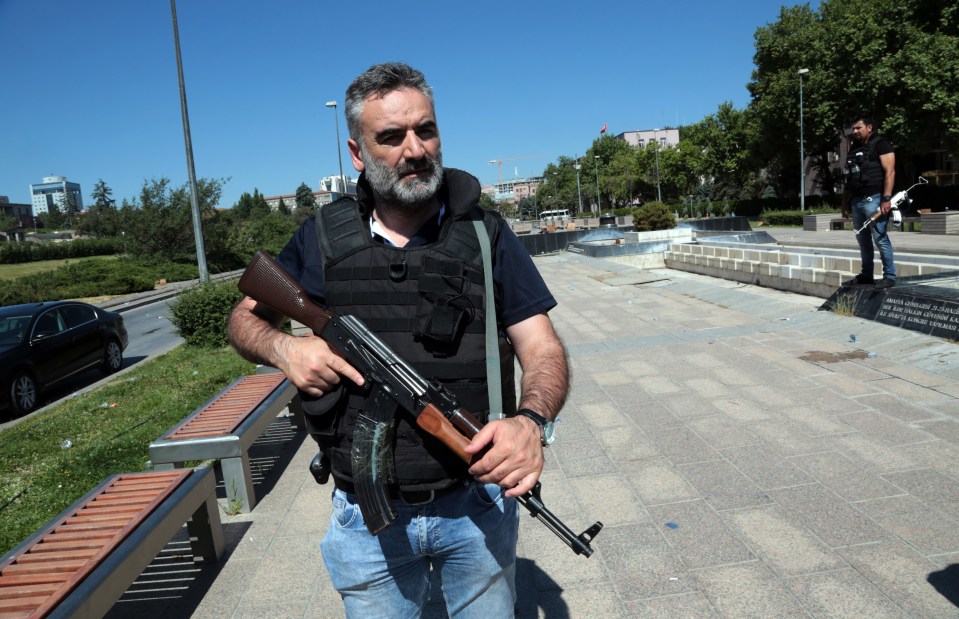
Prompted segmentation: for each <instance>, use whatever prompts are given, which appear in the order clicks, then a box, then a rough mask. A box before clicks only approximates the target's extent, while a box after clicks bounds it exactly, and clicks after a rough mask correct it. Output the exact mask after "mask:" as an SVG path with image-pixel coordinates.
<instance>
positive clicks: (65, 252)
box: [0, 237, 123, 264]
mask: <svg viewBox="0 0 959 619" xmlns="http://www.w3.org/2000/svg"><path fill="white" fill-rule="evenodd" d="M122 252H123V241H122V240H121V239H119V238H117V237H107V238H102V239H76V240H73V241H65V242H63V243H4V244H3V245H0V264H22V263H24V262H36V261H38V260H63V259H66V258H89V257H90V256H112V255H114V254H119V253H122Z"/></svg>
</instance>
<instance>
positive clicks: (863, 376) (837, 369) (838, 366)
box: [823, 361, 890, 383]
mask: <svg viewBox="0 0 959 619" xmlns="http://www.w3.org/2000/svg"><path fill="white" fill-rule="evenodd" d="M824 367H825V368H827V369H828V370H829V372H830V374H834V375H836V376H844V377H846V378H850V379H852V380H855V381H858V382H861V383H868V382H870V381H874V380H881V379H883V378H889V376H890V374H889V372H884V371H882V370H880V369H877V368H871V367H868V366H866V365H863V364H862V363H859V362H858V361H838V362H836V363H829V364H824ZM823 378H828V377H827V376H823Z"/></svg>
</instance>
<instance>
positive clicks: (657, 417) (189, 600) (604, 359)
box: [114, 231, 959, 619]
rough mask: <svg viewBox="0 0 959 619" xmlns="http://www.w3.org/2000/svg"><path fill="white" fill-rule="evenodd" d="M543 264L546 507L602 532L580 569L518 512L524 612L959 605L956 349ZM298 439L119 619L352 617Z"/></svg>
mask: <svg viewBox="0 0 959 619" xmlns="http://www.w3.org/2000/svg"><path fill="white" fill-rule="evenodd" d="M793 232H794V233H795V234H797V235H798V234H801V231H793ZM815 234H829V233H815ZM831 234H835V235H840V234H842V233H839V232H832V233H831ZM846 235H848V236H849V237H850V238H851V237H852V234H851V233H846ZM810 238H813V237H810ZM835 238H837V239H838V238H839V237H838V236H837V237H835ZM914 238H915V239H916V240H915V241H914V242H915V243H917V244H918V243H919V242H920V241H919V239H921V235H918V234H917V235H914ZM894 242H895V239H894ZM937 242H944V241H937ZM950 242H951V243H952V244H953V245H955V246H957V247H959V242H957V241H951V240H950ZM954 253H956V254H959V251H956V252H954ZM535 260H536V264H537V266H538V267H539V269H540V270H541V272H542V273H543V275H544V276H545V279H546V281H547V283H548V284H549V286H550V288H551V290H552V291H553V294H554V295H555V296H556V298H557V300H558V302H559V306H558V307H557V308H556V310H554V311H553V313H552V316H553V319H554V321H555V324H556V326H557V329H558V331H559V333H560V335H561V336H562V338H563V339H564V341H565V342H566V345H567V347H568V348H569V353H570V358H571V363H572V368H573V384H572V391H571V394H570V398H569V402H568V404H567V405H566V407H565V409H564V410H563V412H562V414H561V416H560V419H561V421H560V422H559V424H558V431H557V441H556V443H555V444H554V445H553V446H552V447H550V448H549V450H548V458H547V466H546V470H545V471H544V474H543V476H542V482H543V486H544V490H543V499H544V502H545V503H546V505H547V506H548V507H549V508H550V509H551V510H552V511H553V512H554V513H555V514H556V515H557V516H559V517H561V518H562V519H563V520H564V521H565V522H566V523H567V524H568V525H569V527H570V528H571V529H573V530H574V531H576V532H577V533H578V532H580V531H582V530H584V529H585V528H586V527H588V526H589V525H590V524H592V522H593V521H595V520H600V521H602V522H603V523H604V524H605V529H604V530H603V531H602V533H601V534H600V535H599V536H598V537H597V538H596V540H595V542H594V544H593V546H594V547H595V549H596V552H595V553H594V554H593V556H592V557H591V558H589V559H585V558H583V557H580V556H576V555H574V554H573V553H572V552H571V551H570V550H569V549H568V548H567V547H566V546H565V545H564V544H563V543H562V542H561V541H560V540H559V539H558V538H557V537H555V536H554V535H553V534H552V533H550V532H549V531H548V530H547V529H546V528H545V527H544V526H543V525H542V524H540V523H538V522H537V521H535V520H534V519H532V518H530V517H528V516H527V515H526V513H525V510H521V511H523V517H522V524H521V534H520V545H519V565H518V577H517V580H518V582H517V585H518V591H519V599H518V603H517V613H518V616H519V617H531V618H532V617H549V618H553V617H555V618H584V619H585V618H587V617H588V618H592V617H610V618H613V617H737V618H738V617H764V618H765V617H857V618H858V617H870V618H875V617H917V618H919V617H922V618H939V617H942V618H946V617H957V616H959V608H957V605H959V577H957V574H959V349H957V347H956V344H955V342H952V341H946V340H943V339H941V338H935V337H930V336H926V335H922V334H918V333H915V332H911V331H906V330H903V329H898V328H895V327H890V326H885V325H881V324H877V323H873V322H869V321H864V320H861V319H858V318H851V317H843V316H837V315H835V314H833V313H830V312H823V311H819V310H818V308H819V306H820V305H821V304H822V299H818V298H813V297H806V296H801V295H796V294H790V293H784V292H778V291H775V290H769V289H763V288H759V287H755V286H750V285H745V284H741V283H737V282H731V281H726V280H721V279H714V278H709V277H704V276H699V275H694V274H688V273H682V272H677V271H672V270H665V269H663V270H653V271H640V270H639V269H636V268H633V267H629V266H625V265H621V264H618V263H615V262H610V261H604V260H598V259H592V258H587V257H583V256H579V255H575V254H571V253H566V252H562V253H559V254H555V255H549V256H542V257H537V258H536V259H535ZM287 445H288V447H287V449H286V452H285V454H284V455H283V456H282V457H281V458H280V460H281V461H282V466H278V467H276V469H277V471H276V475H275V477H276V478H275V479H274V480H272V481H271V482H270V487H269V488H268V492H265V493H264V496H263V497H262V499H261V500H260V502H259V504H258V505H257V507H256V509H255V510H254V511H253V513H250V514H242V515H238V516H224V517H223V519H224V525H225V530H226V535H227V539H228V542H229V547H228V550H227V554H226V556H225V558H224V560H223V562H221V564H220V565H218V566H217V567H216V568H215V569H214V571H213V572H212V573H207V574H206V575H204V574H202V573H201V574H200V575H199V576H197V579H196V582H194V583H193V585H191V587H190V588H189V590H187V591H186V592H184V593H182V594H181V595H180V596H179V597H177V596H173V599H172V600H168V601H162V602H161V601H156V602H153V603H143V602H136V601H123V602H121V603H120V604H119V605H118V606H117V608H115V609H114V615H116V616H124V615H136V616H137V617H138V619H146V617H148V616H151V615H154V614H155V615H156V616H166V617H169V616H193V617H203V618H210V619H224V618H230V617H232V618H241V617H271V618H281V617H297V618H301V617H302V618H308V617H341V616H343V611H342V605H341V603H340V601H339V598H338V596H337V594H336V593H335V591H333V589H332V587H331V586H330V583H329V579H328V577H327V575H326V573H325V569H324V567H323V562H322V559H321V557H320V552H319V543H320V540H321V539H322V537H323V535H324V532H325V530H326V526H327V521H328V518H329V510H330V501H329V494H330V491H331V489H330V487H329V486H318V485H316V484H315V483H314V481H313V479H312V477H310V475H309V473H308V472H307V465H308V463H309V461H310V459H311V458H312V457H313V455H314V454H315V446H314V444H313V442H312V440H310V439H305V440H304V438H303V437H302V436H296V437H293V440H292V442H288V443H287ZM454 585H455V583H454ZM128 597H129V594H128ZM428 615H429V616H443V615H442V614H441V606H439V605H435V604H434V605H431V607H430V609H429V612H428Z"/></svg>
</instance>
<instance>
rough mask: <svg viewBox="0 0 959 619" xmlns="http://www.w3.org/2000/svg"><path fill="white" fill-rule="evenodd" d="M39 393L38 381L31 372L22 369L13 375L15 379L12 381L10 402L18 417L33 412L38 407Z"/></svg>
mask: <svg viewBox="0 0 959 619" xmlns="http://www.w3.org/2000/svg"><path fill="white" fill-rule="evenodd" d="M39 395H40V390H39V389H38V388H37V381H35V380H34V379H33V376H32V375H31V374H30V373H29V372H24V371H22V370H21V371H19V372H17V373H16V374H14V375H13V380H12V381H11V382H10V404H11V405H12V406H13V412H14V414H15V415H16V416H17V417H22V416H23V415H26V414H27V413H30V412H33V409H35V408H36V407H37V399H38V396H39Z"/></svg>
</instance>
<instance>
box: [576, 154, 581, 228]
mask: <svg viewBox="0 0 959 619" xmlns="http://www.w3.org/2000/svg"><path fill="white" fill-rule="evenodd" d="M575 167H576V195H577V196H579V214H580V217H582V215H583V188H582V187H581V186H580V184H579V169H580V168H581V167H583V166H582V165H580V163H579V158H578V157H577V158H576V166H575Z"/></svg>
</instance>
